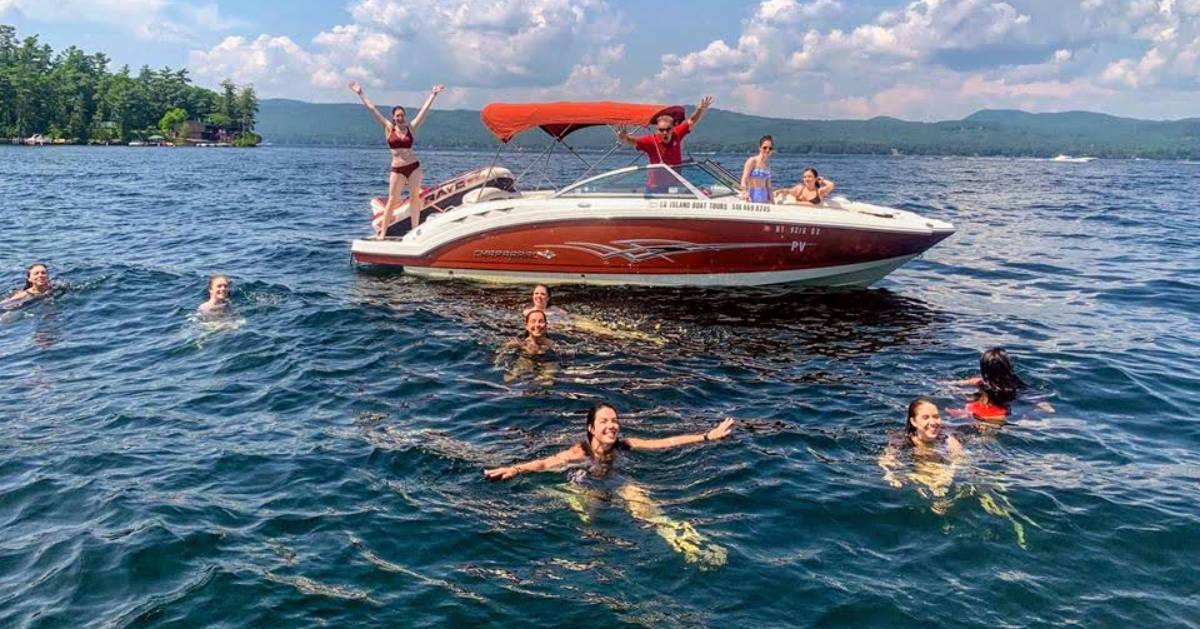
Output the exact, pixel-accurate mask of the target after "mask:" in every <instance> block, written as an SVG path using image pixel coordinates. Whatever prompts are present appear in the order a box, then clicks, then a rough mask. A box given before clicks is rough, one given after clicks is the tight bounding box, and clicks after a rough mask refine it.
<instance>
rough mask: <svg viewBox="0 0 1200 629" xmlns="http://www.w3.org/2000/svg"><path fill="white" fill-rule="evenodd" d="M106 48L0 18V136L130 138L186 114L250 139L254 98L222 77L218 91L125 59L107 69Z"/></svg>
mask: <svg viewBox="0 0 1200 629" xmlns="http://www.w3.org/2000/svg"><path fill="white" fill-rule="evenodd" d="M108 65H109V60H108V57H107V56H105V55H104V53H95V54H88V53H86V52H84V51H83V50H80V49H79V48H76V47H74V46H71V47H70V48H67V49H66V50H62V51H60V52H57V53H56V52H54V50H52V49H51V48H50V46H48V45H46V44H42V43H40V42H39V41H38V38H37V37H36V36H30V37H26V38H24V39H18V38H17V33H16V29H14V28H13V27H12V26H8V25H5V24H0V138H24V137H28V136H31V135H34V134H41V135H46V136H49V137H51V138H61V139H63V140H66V141H68V142H78V143H86V142H106V143H107V142H128V141H129V140H133V139H144V138H145V137H146V136H148V135H151V134H159V133H162V134H164V135H168V136H170V135H171V134H172V132H175V131H180V130H182V126H181V125H182V124H183V123H184V122H186V121H188V120H194V121H198V122H202V123H207V124H210V125H213V126H216V127H220V128H223V129H228V130H229V131H231V132H232V134H239V139H242V138H245V141H246V142H247V143H253V142H254V138H253V137H251V136H252V134H251V133H250V132H251V131H252V130H253V129H254V124H255V119H256V116H257V112H258V106H259V104H258V97H257V95H256V94H255V93H254V88H253V87H252V86H249V85H247V86H244V87H241V88H238V86H236V85H234V84H233V83H231V82H229V81H225V82H224V83H223V84H222V86H221V88H222V90H221V91H220V92H214V91H213V90H209V89H205V88H202V87H198V86H195V85H192V84H191V79H190V78H188V73H187V70H184V69H180V70H172V69H171V68H162V69H159V70H154V69H151V68H149V67H145V66H143V67H142V68H141V69H140V70H139V71H138V72H137V73H136V74H134V73H132V72H131V71H130V69H129V67H128V66H125V67H122V68H120V69H119V70H117V71H116V72H111V71H109V68H108Z"/></svg>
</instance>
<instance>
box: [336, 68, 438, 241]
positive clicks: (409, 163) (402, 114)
mask: <svg viewBox="0 0 1200 629" xmlns="http://www.w3.org/2000/svg"><path fill="white" fill-rule="evenodd" d="M350 89H351V90H353V91H354V93H355V94H358V97H359V98H360V99H361V100H362V102H363V105H365V106H366V108H367V110H368V111H370V112H371V115H372V116H374V117H375V120H376V121H377V122H379V124H380V125H381V126H382V127H383V130H384V136H385V138H386V139H387V143H388V148H389V149H391V151H392V174H391V175H390V176H389V177H388V200H387V205H385V206H384V209H383V223H382V226H381V227H380V228H379V232H378V233H376V237H377V238H381V239H382V238H384V237H386V236H387V230H388V227H389V226H391V224H392V212H393V211H394V210H395V209H396V208H397V207H398V206H399V205H400V193H401V192H403V191H404V186H405V185H407V186H408V215H409V217H410V218H411V219H412V228H413V229H416V228H417V225H419V224H420V223H421V210H422V209H424V207H423V202H422V199H421V176H422V175H423V172H422V170H421V162H420V161H419V160H417V156H416V154H415V153H414V152H413V150H412V146H413V139H414V138H413V133H414V132H415V131H416V130H417V129H418V128H420V126H421V123H422V122H425V116H426V115H427V114H428V113H429V108H430V107H431V106H432V105H433V99H435V98H437V95H438V94H441V93H442V90H443V89H445V88H444V87H443V86H441V85H434V86H433V89H431V90H430V92H429V97H428V98H426V99H425V104H423V105H421V109H420V111H418V112H417V117H416V118H413V120H412V122H411V123H410V122H408V119H407V117H406V115H407V112H406V111H405V109H404V107H401V106H400V105H396V106H395V107H392V119H391V120H388V119H387V118H384V117H383V114H381V113H379V110H378V109H376V108H375V105H374V104H373V103H371V99H369V98H367V94H366V92H364V91H363V89H362V86H361V85H359V84H358V82H357V81H352V82H351V83H350Z"/></svg>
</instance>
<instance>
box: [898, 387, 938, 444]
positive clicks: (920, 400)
mask: <svg viewBox="0 0 1200 629" xmlns="http://www.w3.org/2000/svg"><path fill="white" fill-rule="evenodd" d="M923 404H929V405H931V406H933V407H934V408H937V402H934V401H933V400H932V399H931V398H927V397H925V396H921V397H916V398H913V401H911V402H909V403H908V420H907V421H905V423H904V434H906V435H908V436H910V437H911V436H912V435H915V434H917V425H916V424H914V423H913V419H916V417H917V409H918V408H921V405H923Z"/></svg>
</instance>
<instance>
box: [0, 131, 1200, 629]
mask: <svg viewBox="0 0 1200 629" xmlns="http://www.w3.org/2000/svg"><path fill="white" fill-rule="evenodd" d="M626 157H628V158H632V153H631V154H630V155H628V156H623V158H622V162H621V163H624V161H623V160H624V159H625V158H626ZM717 157H718V158H719V159H720V160H721V161H722V162H723V163H725V164H726V165H727V166H730V167H732V168H735V169H736V168H737V166H738V165H739V164H740V163H741V159H742V158H743V156H737V155H719V156H717ZM421 158H422V162H424V163H425V164H427V176H429V177H430V178H434V179H443V178H447V177H450V176H452V175H453V174H455V173H457V172H459V171H462V170H465V169H468V168H471V167H475V166H478V165H483V164H486V163H487V162H488V161H489V160H490V158H491V154H490V153H463V152H435V151H431V150H424V151H423V152H422V154H421ZM569 159H573V158H569ZM518 161H519V160H518ZM506 163H512V162H511V160H510V161H509V162H506ZM808 165H815V166H816V167H818V168H819V169H820V170H821V171H822V173H823V174H824V175H827V176H829V177H831V178H832V179H834V180H836V181H837V182H838V185H839V189H840V191H841V192H842V193H844V194H846V195H848V196H850V197H851V198H856V199H861V200H865V201H870V202H876V203H882V204H887V205H895V206H899V207H903V208H906V209H910V210H914V211H916V212H919V213H923V214H927V215H929V216H932V217H936V218H942V219H948V220H951V221H953V222H954V223H955V225H956V226H957V227H958V228H959V232H958V233H957V234H956V235H955V236H953V237H951V238H950V239H949V240H947V241H945V242H943V243H942V244H940V245H938V246H937V247H935V248H934V249H933V250H931V251H930V252H928V253H927V254H926V255H925V256H924V257H923V258H921V259H918V260H915V261H913V262H911V263H909V264H908V265H906V266H905V267H903V268H902V269H900V270H899V271H898V272H896V273H894V274H893V275H891V276H890V277H889V278H888V279H887V280H885V281H884V282H882V283H880V284H879V285H877V286H876V287H874V288H871V289H869V290H855V291H843V292H821V291H799V290H794V289H784V288H772V289H755V290H707V291H696V290H648V289H637V290H621V289H611V288H605V289H597V288H585V287H574V288H562V289H561V290H558V291H556V293H555V302H556V303H557V304H558V305H561V306H563V307H564V308H566V309H567V310H568V311H570V312H572V313H573V314H576V315H579V316H583V317H587V318H589V319H590V320H591V321H592V322H593V324H594V325H593V327H598V328H600V332H599V333H597V332H595V331H591V332H589V331H584V330H568V331H559V334H558V338H559V342H560V345H561V346H562V347H564V348H566V351H563V352H560V354H559V355H558V356H556V357H555V358H554V359H553V361H545V362H542V363H539V364H536V365H533V366H532V367H531V366H529V365H523V364H518V363H514V362H513V361H511V360H509V359H505V358H502V359H500V360H499V361H497V359H496V351H497V348H499V347H500V346H501V345H502V344H503V343H504V342H505V341H507V340H509V339H511V338H513V337H515V336H516V335H517V333H518V330H519V329H520V325H521V319H520V314H519V310H520V308H521V306H522V305H523V304H524V303H525V301H526V300H527V294H526V289H524V288H512V287H494V286H479V285H472V284H463V283H429V282H425V281H419V280H414V279H412V278H408V277H406V276H404V275H401V274H397V273H391V272H382V271H371V270H366V269H356V268H355V267H354V266H352V264H351V263H350V256H349V243H350V241H351V240H352V239H353V238H355V237H358V236H360V235H362V234H364V233H366V231H367V219H368V212H367V201H368V199H369V197H370V196H372V195H374V194H381V193H383V192H384V187H385V179H384V177H385V172H386V166H387V154H386V151H384V150H383V149H381V148H373V149H367V148H283V147H266V148H260V149H257V150H247V151H241V150H216V149H213V150H201V149H196V150H183V149H179V150H166V149H131V148H116V147H114V148H82V147H80V148H45V149H25V148H20V147H0V230H2V232H3V241H4V244H3V246H2V247H0V272H2V277H3V281H4V283H5V284H7V285H12V287H13V288H15V287H18V286H19V284H20V282H21V278H22V272H23V270H24V267H25V265H27V264H29V263H30V262H32V261H34V260H41V261H45V262H48V263H49V264H50V268H51V272H52V275H53V276H54V278H55V279H57V280H60V281H65V282H68V283H69V284H70V289H69V290H68V291H67V292H66V293H65V294H62V295H60V296H58V297H57V298H56V299H54V300H53V301H52V302H46V303H40V304H36V305H33V306H29V307H25V308H23V309H20V310H15V311H8V312H3V313H0V315H2V317H0V382H2V383H3V386H0V439H2V441H0V442H2V443H3V447H2V448H0V531H2V532H3V534H2V535H0V626H6V627H13V626H16V627H26V626H28V627H50V626H61V625H79V624H86V625H91V626H163V625H183V626H226V627H239V626H272V627H274V626H307V625H319V624H329V625H334V626H443V625H447V624H453V625H455V626H462V625H477V624H489V623H490V624H496V625H517V624H518V623H536V624H539V625H545V624H555V625H564V626H567V625H573V626H597V625H604V624H613V623H615V624H620V625H648V626H656V627H657V626H697V625H699V626H723V627H733V626H741V627H748V626H782V625H799V626H812V625H824V626H847V625H849V626H886V627H897V626H926V625H927V624H933V625H944V626H951V625H953V626H961V625H975V626H1030V625H1050V624H1054V625H1058V624H1078V625H1083V626H1088V627H1097V626H1169V625H1175V626H1178V625H1190V626H1198V624H1200V597H1198V595H1197V592H1198V591H1200V577H1198V573H1197V570H1196V565H1197V563H1198V562H1200V501H1198V500H1197V496H1198V491H1200V421H1198V420H1197V418H1196V413H1195V409H1196V408H1198V407H1200V358H1198V356H1200V351H1198V350H1200V347H1198V345H1200V343H1198V339H1200V280H1198V279H1197V278H1198V277H1200V256H1198V255H1197V250H1198V249H1200V236H1198V235H1197V232H1196V228H1197V225H1198V221H1197V210H1198V209H1200V208H1198V201H1197V199H1200V165H1197V164H1188V163H1167V162H1154V161H1096V162H1092V163H1087V164H1069V163H1068V164H1064V163H1053V162H1046V161H1035V160H993V159H969V158H948V159H937V158H896V157H866V156H864V157H829V156H817V157H811V158H810V157H807V156H806V157H798V156H787V155H781V156H779V157H778V158H777V159H776V163H775V171H776V173H777V174H779V175H781V178H782V179H785V180H795V179H797V178H798V177H799V175H800V171H801V169H802V168H804V167H805V166H808ZM572 166H573V164H571V162H569V161H567V160H566V159H562V160H560V161H559V162H558V163H557V168H556V170H555V172H553V173H551V176H552V177H553V178H555V179H556V180H559V181H561V180H562V178H563V177H565V176H566V174H565V173H566V169H568V167H572ZM212 272H222V273H227V274H229V275H230V276H231V277H232V279H233V284H234V290H233V301H234V303H235V306H236V308H237V311H238V319H237V320H235V321H234V322H232V323H231V324H229V325H226V326H224V327H220V328H217V327H213V326H205V325H201V324H199V323H197V322H195V321H194V320H193V318H192V313H193V311H194V310H195V308H196V306H197V305H198V304H199V303H200V302H201V301H203V299H204V296H205V295H204V293H205V281H206V278H207V275H208V274H209V273H212ZM992 345H1002V346H1004V347H1006V348H1008V350H1009V351H1010V353H1011V354H1012V355H1013V356H1014V359H1015V361H1016V363H1017V366H1018V370H1019V372H1020V373H1021V374H1022V375H1023V377H1024V378H1025V379H1026V380H1027V381H1028V382H1029V383H1030V384H1031V388H1032V389H1033V395H1032V396H1031V397H1032V398H1035V399H1042V400H1045V401H1047V402H1049V403H1050V404H1052V405H1053V407H1054V408H1055V409H1056V412H1054V413H1047V412H1044V411H1040V410H1038V409H1036V408H1035V407H1034V406H1033V405H1032V404H1030V403H1028V402H1027V403H1024V404H1018V405H1017V407H1016V409H1015V410H1016V412H1015V415H1014V417H1013V418H1012V421H1011V422H1010V423H1009V424H1008V425H1006V426H1004V427H1003V428H1001V429H999V430H980V429H978V428H977V427H974V426H972V425H971V422H970V421H967V420H963V419H961V418H954V417H949V416H948V412H947V411H948V410H949V409H953V408H961V406H962V401H963V395H964V393H965V391H964V390H962V389H961V388H957V387H954V386H951V385H947V384H945V381H947V380H951V379H955V378H963V377H966V376H969V375H971V374H972V373H973V371H974V369H975V368H976V367H977V365H978V357H979V353H980V351H981V350H982V349H984V348H986V347H989V346H992ZM920 394H927V395H932V396H934V397H935V398H937V400H938V401H939V402H940V403H941V404H942V407H943V416H944V417H948V419H949V421H948V423H949V424H950V425H951V426H953V427H954V428H955V430H957V431H958V432H959V434H960V435H961V437H962V439H963V441H964V443H965V446H966V449H967V451H968V455H969V462H968V463H967V464H966V465H965V466H963V467H962V468H961V469H959V470H958V471H957V474H956V476H955V478H954V481H953V484H952V485H951V486H950V488H949V490H948V492H947V493H946V495H945V496H941V497H936V496H931V495H930V492H928V491H924V490H923V489H921V488H919V486H918V487H914V486H913V485H912V484H907V485H905V486H904V487H902V488H900V489H895V488H893V487H891V486H889V485H888V484H887V483H886V482H884V480H883V478H882V472H881V470H880V468H879V467H878V466H877V464H876V460H877V458H878V456H879V454H880V452H881V451H882V449H883V447H884V445H885V443H886V442H887V439H888V435H889V432H890V431H892V430H895V429H898V428H900V427H902V426H903V422H904V406H905V404H906V402H907V401H908V400H909V399H910V398H911V397H913V396H915V395H920ZM599 399H607V400H611V401H612V402H613V403H614V404H616V406H617V407H618V408H619V409H620V410H621V411H622V418H623V423H624V425H623V430H624V431H625V432H626V434H630V435H635V436H642V437H653V436H663V435H669V434H674V433H677V432H685V431H700V430H703V429H704V428H706V427H708V426H710V425H712V424H713V423H714V422H716V421H717V420H719V418H721V417H724V416H732V417H735V418H737V419H738V420H740V421H739V424H738V426H737V427H736V429H735V432H734V434H733V435H732V437H731V438H730V439H728V440H726V441H723V442H721V443H718V444H709V445H704V446H693V447H684V448H679V449H676V450H670V451H666V452H659V453H653V452H639V453H632V454H629V455H628V456H624V457H623V458H622V460H621V461H620V463H619V466H620V468H621V472H622V475H623V477H624V478H625V479H626V480H628V481H629V482H632V483H636V485H637V486H639V487H640V488H641V489H642V490H643V491H644V492H646V493H647V494H648V495H649V496H651V497H652V499H653V501H654V502H655V503H656V504H657V506H658V508H659V509H660V510H661V513H662V514H663V517H666V518H670V519H671V521H672V522H676V523H683V522H687V523H690V525H691V526H693V527H694V530H695V531H697V532H698V533H699V534H701V535H703V536H704V537H705V538H707V541H705V542H704V543H705V544H706V545H707V546H706V548H709V549H711V548H712V547H713V545H715V546H719V547H720V548H721V549H723V550H724V552H725V562H724V565H720V566H718V565H706V564H703V563H698V562H689V561H688V560H687V559H688V555H686V554H685V553H681V552H678V551H676V550H675V549H674V548H673V547H672V546H671V545H670V544H669V543H668V541H667V539H666V538H665V537H663V536H662V535H660V534H659V531H658V530H657V528H656V527H655V526H652V525H648V524H647V523H645V522H643V521H642V520H639V519H638V518H635V517H634V516H633V515H632V514H631V513H630V509H628V508H627V507H628V506H629V505H628V504H627V501H626V500H624V499H623V498H622V497H621V495H620V492H617V491H603V492H600V493H599V494H598V495H595V496H585V497H583V498H584V499H583V500H580V496H579V495H577V494H570V493H568V492H564V491H563V489H562V484H563V480H564V477H563V475H562V474H561V473H546V474H531V475H526V476H522V477H519V478H518V479H515V480H513V481H509V482H506V483H488V482H485V481H484V480H482V478H481V470H482V469H483V468H485V467H490V466H496V465H503V464H508V463H511V462H515V461H519V460H525V459H528V458H532V457H535V456H543V455H547V454H550V453H552V452H554V451H556V450H558V449H560V448H563V447H566V446H567V445H569V444H571V443H572V442H574V441H576V440H578V439H579V438H580V437H581V435H582V433H583V420H584V413H585V412H586V409H587V408H588V407H589V406H590V405H591V404H592V403H593V402H595V401H596V400H599ZM581 504H582V507H581V506H580V505H581ZM677 528H678V529H679V530H687V529H686V527H684V526H683V525H682V524H680V525H679V526H678V527H677ZM711 563H716V562H711Z"/></svg>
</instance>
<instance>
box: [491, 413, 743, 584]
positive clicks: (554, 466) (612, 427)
mask: <svg viewBox="0 0 1200 629" xmlns="http://www.w3.org/2000/svg"><path fill="white" fill-rule="evenodd" d="M585 430H586V433H585V435H584V438H583V439H582V440H580V441H579V442H577V443H575V444H574V445H572V446H571V447H569V448H567V449H566V450H563V451H561V452H559V453H557V454H554V455H551V456H548V457H545V458H541V459H535V460H532V461H528V462H525V463H518V464H516V465H510V466H507V467H497V468H493V469H490V470H485V471H484V473H483V475H484V477H485V478H487V479H488V480H508V479H510V478H513V477H514V476H517V475H518V474H524V473H527V472H546V471H555V470H565V471H566V472H567V480H568V487H570V488H572V489H573V490H575V491H573V492H570V493H569V494H568V495H567V496H566V497H567V498H568V501H569V502H570V503H571V506H572V508H573V509H575V510H576V512H577V513H579V514H580V517H581V518H584V520H585V521H589V520H590V514H589V513H588V511H587V510H586V509H585V508H584V506H583V500H582V499H581V498H586V497H587V496H588V495H589V494H588V493H587V490H589V489H590V490H604V489H607V488H608V487H610V486H612V485H614V484H615V485H616V486H617V487H616V490H617V494H618V495H619V496H620V497H621V498H622V499H623V500H624V501H625V504H626V506H627V508H628V509H629V512H630V514H631V515H633V517H635V518H637V519H638V520H641V521H643V522H648V523H650V524H653V525H654V526H655V528H656V529H657V532H658V535H659V536H660V537H662V538H663V539H664V540H666V541H667V543H668V544H670V545H671V546H672V547H673V548H674V549H675V550H677V551H679V552H681V553H683V554H684V556H685V558H686V559H687V561H689V562H699V563H701V564H702V565H704V566H705V567H714V566H720V565H724V563H725V557H726V552H725V549H724V548H721V547H720V546H715V545H712V544H709V543H707V540H706V539H705V538H704V536H703V535H701V534H700V533H699V532H698V531H697V530H696V529H695V527H693V526H692V525H691V524H690V523H688V522H677V521H675V520H672V519H670V518H668V517H667V516H666V515H664V514H663V512H662V509H661V508H660V507H659V506H658V505H656V504H655V503H654V502H653V501H652V500H651V499H650V496H649V495H648V494H647V493H646V491H645V490H644V489H642V488H640V487H638V486H637V485H635V484H633V483H631V482H628V481H626V480H625V479H624V478H623V477H622V476H621V474H620V473H619V472H617V471H616V470H615V467H616V464H617V460H618V455H619V454H620V453H622V452H629V451H634V450H666V449H670V448H676V447H679V446H684V445H691V444H700V443H707V442H710V441H720V440H722V439H724V438H726V437H728V436H729V433H730V431H731V430H733V419H732V418H726V419H725V420H724V421H722V422H721V423H719V424H717V425H716V426H714V427H712V428H710V429H708V430H706V431H705V432H702V433H692V434H681V435H675V436H673V437H662V438H658V439H641V438H638V437H628V438H621V437H620V431H621V421H620V419H619V418H618V417H617V409H616V408H614V407H613V405H611V404H608V403H606V402H600V403H598V404H596V405H595V406H593V407H592V408H591V410H589V411H588V415H587V424H586V426H585ZM613 481H616V482H615V483H614V482H613ZM580 490H583V492H582V495H581V492H580Z"/></svg>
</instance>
